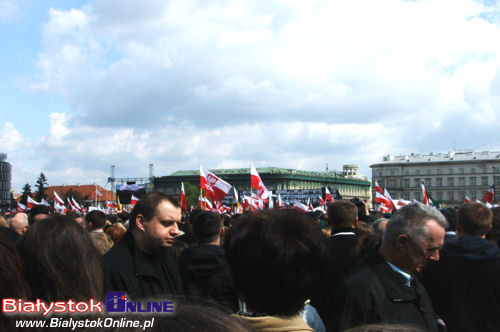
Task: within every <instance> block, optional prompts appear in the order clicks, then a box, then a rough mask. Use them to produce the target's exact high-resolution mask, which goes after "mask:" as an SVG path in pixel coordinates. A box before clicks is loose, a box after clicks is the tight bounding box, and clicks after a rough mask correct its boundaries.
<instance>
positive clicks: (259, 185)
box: [250, 163, 269, 199]
mask: <svg viewBox="0 0 500 332" xmlns="http://www.w3.org/2000/svg"><path fill="white" fill-rule="evenodd" d="M250 184H251V187H252V188H253V189H256V190H257V194H258V195H259V197H260V198H262V199H266V198H268V197H269V190H267V187H266V186H265V185H264V182H262V179H261V178H260V175H259V173H258V172H257V169H256V168H255V167H254V166H253V163H251V164H250Z"/></svg>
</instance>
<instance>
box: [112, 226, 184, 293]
mask: <svg viewBox="0 0 500 332" xmlns="http://www.w3.org/2000/svg"><path fill="white" fill-rule="evenodd" d="M103 272H104V290H105V291H106V292H108V291H124V292H126V293H127V294H128V295H129V297H130V298H131V299H132V300H134V299H140V298H144V297H149V296H158V295H165V294H182V280H181V277H180V275H179V272H178V268H177V264H176V262H175V260H174V259H173V258H172V257H170V256H169V255H168V253H167V250H166V249H161V250H160V251H159V252H158V253H157V254H155V255H148V254H146V253H144V252H142V251H141V250H139V248H138V247H137V245H136V243H135V241H134V237H133V235H132V233H131V232H130V231H128V232H127V233H126V234H125V236H124V238H123V239H122V240H121V241H119V242H118V243H117V244H115V245H114V246H113V247H112V248H111V249H110V250H109V251H108V252H107V253H106V254H105V255H104V256H103Z"/></svg>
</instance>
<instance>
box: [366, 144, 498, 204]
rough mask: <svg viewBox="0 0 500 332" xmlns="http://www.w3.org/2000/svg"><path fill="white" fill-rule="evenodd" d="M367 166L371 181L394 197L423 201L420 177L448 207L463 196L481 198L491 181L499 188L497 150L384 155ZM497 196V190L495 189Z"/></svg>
mask: <svg viewBox="0 0 500 332" xmlns="http://www.w3.org/2000/svg"><path fill="white" fill-rule="evenodd" d="M370 167H371V168H372V181H373V183H374V182H375V181H378V183H379V185H380V186H381V187H382V188H384V187H385V188H387V190H388V191H389V193H390V194H391V196H392V198H393V199H398V198H403V199H405V200H413V199H416V200H418V201H422V197H421V194H422V190H421V185H420V181H424V184H425V187H426V189H427V192H428V194H429V195H430V196H431V197H432V198H433V199H434V200H436V201H440V202H442V203H445V204H446V206H449V207H454V206H459V205H460V204H462V203H463V201H464V198H465V197H466V196H468V197H469V198H470V199H471V200H472V201H475V200H482V199H483V197H484V195H485V194H486V192H487V191H488V189H489V188H490V186H491V185H493V184H495V186H496V187H497V188H499V189H500V152H492V151H482V152H474V151H452V152H448V153H432V152H431V153H429V154H414V153H412V154H410V155H401V156H392V155H387V156H385V157H383V160H382V162H381V163H378V164H373V165H371V166H370ZM499 200H500V190H499V191H497V192H496V193H495V202H498V201H499Z"/></svg>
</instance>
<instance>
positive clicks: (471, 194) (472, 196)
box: [470, 191, 477, 201]
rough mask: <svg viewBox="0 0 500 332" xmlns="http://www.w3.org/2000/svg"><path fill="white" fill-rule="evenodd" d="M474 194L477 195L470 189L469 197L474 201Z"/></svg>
mask: <svg viewBox="0 0 500 332" xmlns="http://www.w3.org/2000/svg"><path fill="white" fill-rule="evenodd" d="M476 195H477V193H476V192H475V191H471V192H470V199H471V201H475V200H476V197H477V196H476Z"/></svg>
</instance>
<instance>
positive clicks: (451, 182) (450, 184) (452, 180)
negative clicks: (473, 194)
mask: <svg viewBox="0 0 500 332" xmlns="http://www.w3.org/2000/svg"><path fill="white" fill-rule="evenodd" d="M454 184H455V181H454V179H453V178H448V187H453V186H454Z"/></svg>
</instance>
